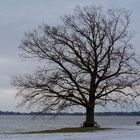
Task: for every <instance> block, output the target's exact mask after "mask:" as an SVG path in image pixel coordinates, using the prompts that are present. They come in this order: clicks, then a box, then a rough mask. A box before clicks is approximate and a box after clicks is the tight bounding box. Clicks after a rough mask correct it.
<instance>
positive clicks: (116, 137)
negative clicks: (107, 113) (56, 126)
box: [0, 126, 140, 140]
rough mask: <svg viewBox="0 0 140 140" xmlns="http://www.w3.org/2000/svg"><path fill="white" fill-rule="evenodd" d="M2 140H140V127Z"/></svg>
mask: <svg viewBox="0 0 140 140" xmlns="http://www.w3.org/2000/svg"><path fill="white" fill-rule="evenodd" d="M0 140H140V126H131V127H121V128H119V127H118V128H116V129H113V130H106V131H98V132H93V133H65V134H26V135H25V134H22V135H13V134H12V135H7V134H6V135H3V134H1V135H0Z"/></svg>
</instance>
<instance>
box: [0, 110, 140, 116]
mask: <svg viewBox="0 0 140 140" xmlns="http://www.w3.org/2000/svg"><path fill="white" fill-rule="evenodd" d="M0 115H71V116H81V115H85V113H82V112H74V113H67V112H63V113H59V114H56V113H44V112H30V113H25V112H24V113H21V112H12V111H11V112H10V111H5V112H3V111H0ZM95 115H96V116H140V112H97V113H95Z"/></svg>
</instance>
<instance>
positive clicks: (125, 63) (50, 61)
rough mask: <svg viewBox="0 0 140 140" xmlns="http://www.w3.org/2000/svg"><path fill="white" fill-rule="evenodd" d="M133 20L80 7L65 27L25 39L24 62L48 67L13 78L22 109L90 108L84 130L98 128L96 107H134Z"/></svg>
mask: <svg viewBox="0 0 140 140" xmlns="http://www.w3.org/2000/svg"><path fill="white" fill-rule="evenodd" d="M129 18H130V13H129V11H127V10H124V9H119V10H115V9H109V10H107V11H105V10H104V9H103V8H101V7H96V6H86V7H82V8H81V7H77V8H75V10H74V14H73V15H68V16H64V17H63V19H62V22H63V23H62V24H61V25H58V26H49V25H47V24H43V25H41V26H40V27H39V28H38V29H37V30H34V31H32V32H27V33H25V36H24V38H23V40H22V43H21V45H20V49H21V50H22V52H23V54H24V57H29V58H38V60H39V61H42V62H44V67H43V68H40V69H38V70H37V71H36V72H35V73H33V74H25V75H19V76H15V77H14V78H13V85H14V86H17V88H18V92H17V95H18V96H20V97H21V98H22V103H23V105H28V106H30V107H32V106H33V107H34V106H36V105H37V106H38V107H41V108H42V109H43V110H44V111H55V110H56V111H58V112H59V111H61V110H64V109H66V108H68V107H70V106H74V105H80V106H83V107H85V108H86V122H85V123H84V126H94V116H93V113H94V108H95V106H96V105H102V106H104V105H106V104H108V103H110V102H114V103H119V104H125V103H134V101H136V98H137V97H138V96H139V95H140V94H139V81H140V71H139V62H138V61H137V58H136V55H135V52H134V48H133V45H132V44H131V39H132V37H133V34H132V33H131V30H130V27H129V24H130V19H129Z"/></svg>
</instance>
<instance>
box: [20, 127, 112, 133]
mask: <svg viewBox="0 0 140 140" xmlns="http://www.w3.org/2000/svg"><path fill="white" fill-rule="evenodd" d="M108 129H111V128H99V127H86V128H84V127H71V128H61V129H56V130H41V131H33V132H25V133H22V134H40V133H41V134H45V133H46V134H49V133H80V132H94V131H100V130H108Z"/></svg>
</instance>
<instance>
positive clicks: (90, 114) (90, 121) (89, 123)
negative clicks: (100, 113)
mask: <svg viewBox="0 0 140 140" xmlns="http://www.w3.org/2000/svg"><path fill="white" fill-rule="evenodd" d="M94 124H95V123H94V107H93V108H86V121H85V122H84V123H83V127H94Z"/></svg>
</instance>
